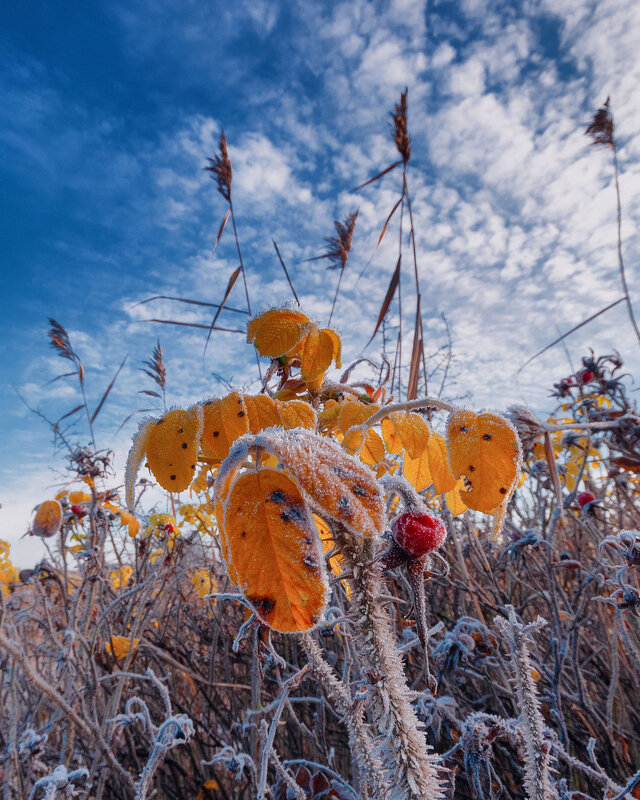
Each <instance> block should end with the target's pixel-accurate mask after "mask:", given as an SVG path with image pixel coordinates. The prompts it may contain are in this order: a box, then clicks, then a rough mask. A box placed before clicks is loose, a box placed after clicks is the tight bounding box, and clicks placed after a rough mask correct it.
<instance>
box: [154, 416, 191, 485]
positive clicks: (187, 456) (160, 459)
mask: <svg viewBox="0 0 640 800" xmlns="http://www.w3.org/2000/svg"><path fill="white" fill-rule="evenodd" d="M202 425H203V412H202V408H201V407H200V406H193V407H192V408H190V409H189V410H188V411H182V410H181V409H174V410H173V411H168V412H167V413H166V414H165V415H164V416H162V417H160V419H159V420H157V422H156V423H155V424H154V425H153V426H152V427H151V429H150V430H149V434H148V436H147V443H146V444H147V447H146V450H147V462H148V464H149V469H150V470H151V472H152V473H153V475H154V477H155V479H156V480H157V481H158V483H159V484H160V486H162V488H163V489H166V490H167V491H170V492H182V491H184V489H188V488H189V484H190V483H191V481H192V480H193V476H194V475H195V471H196V464H197V462H198V445H199V444H200V437H201V436H202Z"/></svg>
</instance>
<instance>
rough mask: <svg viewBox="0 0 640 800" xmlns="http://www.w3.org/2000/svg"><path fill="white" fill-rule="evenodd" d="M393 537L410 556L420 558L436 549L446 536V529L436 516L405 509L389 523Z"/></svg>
mask: <svg viewBox="0 0 640 800" xmlns="http://www.w3.org/2000/svg"><path fill="white" fill-rule="evenodd" d="M391 530H392V532H393V538H394V539H395V541H396V544H397V545H398V547H400V548H401V549H402V550H403V551H404V552H405V553H406V554H407V555H408V556H409V557H410V558H420V557H421V556H424V555H426V554H427V553H430V552H431V551H432V550H437V549H438V547H440V545H441V544H442V543H443V542H444V540H445V539H446V538H447V529H446V528H445V526H444V523H443V522H442V520H441V519H438V517H432V516H430V515H429V514H420V513H417V512H415V511H406V512H405V513H404V514H400V516H399V517H396V518H395V519H394V521H393V523H392V524H391Z"/></svg>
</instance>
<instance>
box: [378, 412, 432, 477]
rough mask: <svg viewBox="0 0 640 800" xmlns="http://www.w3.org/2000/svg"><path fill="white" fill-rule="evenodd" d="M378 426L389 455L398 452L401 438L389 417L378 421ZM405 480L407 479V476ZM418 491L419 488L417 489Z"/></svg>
mask: <svg viewBox="0 0 640 800" xmlns="http://www.w3.org/2000/svg"><path fill="white" fill-rule="evenodd" d="M380 427H381V428H382V438H383V439H384V443H385V446H386V448H387V450H388V451H389V452H390V453H391V455H395V454H396V453H399V452H400V451H401V450H402V448H403V444H402V439H401V438H400V436H398V432H397V431H396V426H395V425H394V424H393V422H392V421H391V420H390V419H389V417H385V418H384V419H383V420H382V422H381V423H380ZM407 480H409V479H408V478H407ZM428 485H429V484H427V486H428ZM418 491H421V490H420V489H418Z"/></svg>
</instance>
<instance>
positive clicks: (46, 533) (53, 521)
mask: <svg viewBox="0 0 640 800" xmlns="http://www.w3.org/2000/svg"><path fill="white" fill-rule="evenodd" d="M61 525H62V506H61V505H60V503H59V502H58V501H57V500H45V502H44V503H41V504H40V505H39V506H38V510H37V511H36V515H35V517H34V519H33V525H32V526H31V530H32V531H33V534H34V536H41V537H42V538H43V539H48V538H49V537H50V536H55V534H56V533H58V531H59V530H60V526H61Z"/></svg>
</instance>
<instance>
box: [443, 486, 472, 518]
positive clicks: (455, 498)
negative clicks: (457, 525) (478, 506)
mask: <svg viewBox="0 0 640 800" xmlns="http://www.w3.org/2000/svg"><path fill="white" fill-rule="evenodd" d="M463 491H464V479H463V478H461V479H460V480H459V481H458V482H457V483H456V485H455V486H454V487H453V489H451V491H450V492H447V493H446V495H445V499H446V501H447V508H448V509H449V511H450V513H451V516H452V517H457V516H459V515H460V514H463V513H464V512H465V511H466V510H467V507H466V505H465V504H464V503H463V502H462V498H461V497H460V492H463Z"/></svg>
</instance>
